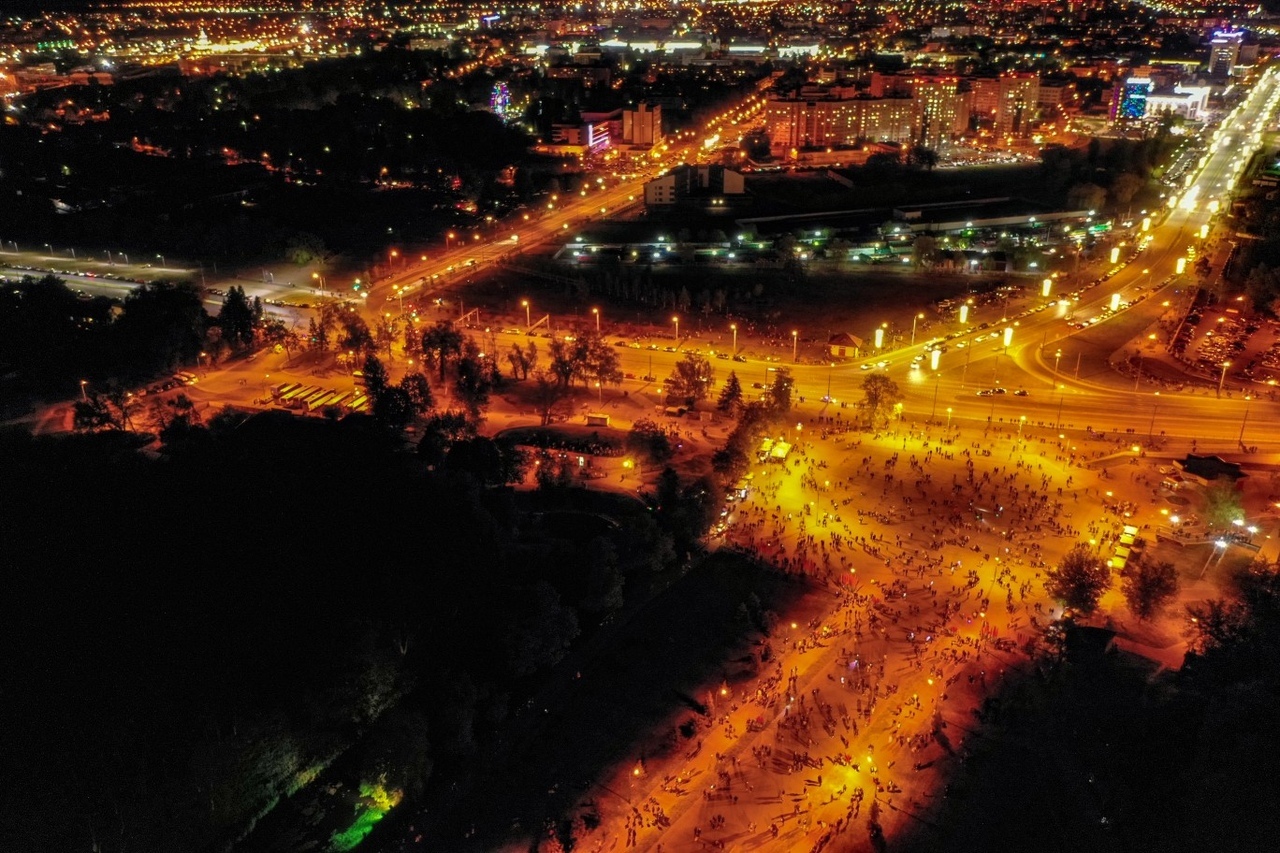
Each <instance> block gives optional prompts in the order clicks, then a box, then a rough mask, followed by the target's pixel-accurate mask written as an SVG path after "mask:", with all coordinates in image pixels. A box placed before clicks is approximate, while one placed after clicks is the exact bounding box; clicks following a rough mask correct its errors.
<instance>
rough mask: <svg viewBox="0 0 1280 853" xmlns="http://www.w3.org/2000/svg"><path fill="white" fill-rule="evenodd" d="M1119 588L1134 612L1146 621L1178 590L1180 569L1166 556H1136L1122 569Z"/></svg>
mask: <svg viewBox="0 0 1280 853" xmlns="http://www.w3.org/2000/svg"><path fill="white" fill-rule="evenodd" d="M1120 592H1121V593H1123V594H1124V600H1125V603H1127V604H1128V605H1129V610H1130V611H1132V612H1133V615H1134V616H1137V617H1138V618H1139V619H1141V620H1143V621H1145V620H1147V619H1150V618H1151V617H1152V616H1155V615H1156V614H1158V613H1159V612H1160V610H1161V609H1162V608H1163V607H1164V605H1165V604H1166V603H1167V602H1168V601H1169V600H1170V599H1171V598H1173V597H1174V596H1175V595H1177V594H1178V572H1177V570H1176V569H1175V568H1174V567H1173V563H1170V562H1168V561H1167V560H1166V561H1161V562H1159V563H1156V562H1151V561H1148V560H1145V559H1138V560H1133V561H1131V562H1130V563H1129V564H1128V565H1126V566H1125V567H1124V569H1123V570H1121V572H1120Z"/></svg>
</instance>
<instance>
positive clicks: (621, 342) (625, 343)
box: [613, 341, 627, 347]
mask: <svg viewBox="0 0 1280 853" xmlns="http://www.w3.org/2000/svg"><path fill="white" fill-rule="evenodd" d="M613 345H614V346H615V347H625V346H626V345H627V342H626V341H614V342H613Z"/></svg>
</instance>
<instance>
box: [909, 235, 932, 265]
mask: <svg viewBox="0 0 1280 853" xmlns="http://www.w3.org/2000/svg"><path fill="white" fill-rule="evenodd" d="M937 256H938V240H937V238H936V237H934V236H933V235H931V234H921V235H920V236H919V237H916V239H915V240H914V241H913V242H912V243H911V265H912V266H914V267H915V268H916V269H920V268H921V267H927V266H931V265H932V264H933V262H934V260H935V259H936V258H937Z"/></svg>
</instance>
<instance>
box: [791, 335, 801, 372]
mask: <svg viewBox="0 0 1280 853" xmlns="http://www.w3.org/2000/svg"><path fill="white" fill-rule="evenodd" d="M799 348H800V333H799V332H798V331H796V330H795V329H792V330H791V362H792V363H793V364H794V363H795V362H796V360H797V359H796V354H797V352H798V350H799Z"/></svg>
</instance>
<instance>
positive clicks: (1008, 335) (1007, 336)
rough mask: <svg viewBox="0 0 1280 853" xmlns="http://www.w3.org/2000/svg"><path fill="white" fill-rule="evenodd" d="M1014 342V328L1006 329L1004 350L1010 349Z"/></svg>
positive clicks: (1006, 327) (1007, 327)
mask: <svg viewBox="0 0 1280 853" xmlns="http://www.w3.org/2000/svg"><path fill="white" fill-rule="evenodd" d="M1012 342H1013V326H1005V327H1004V348H1005V349H1008V348H1009V344H1010V343H1012Z"/></svg>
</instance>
